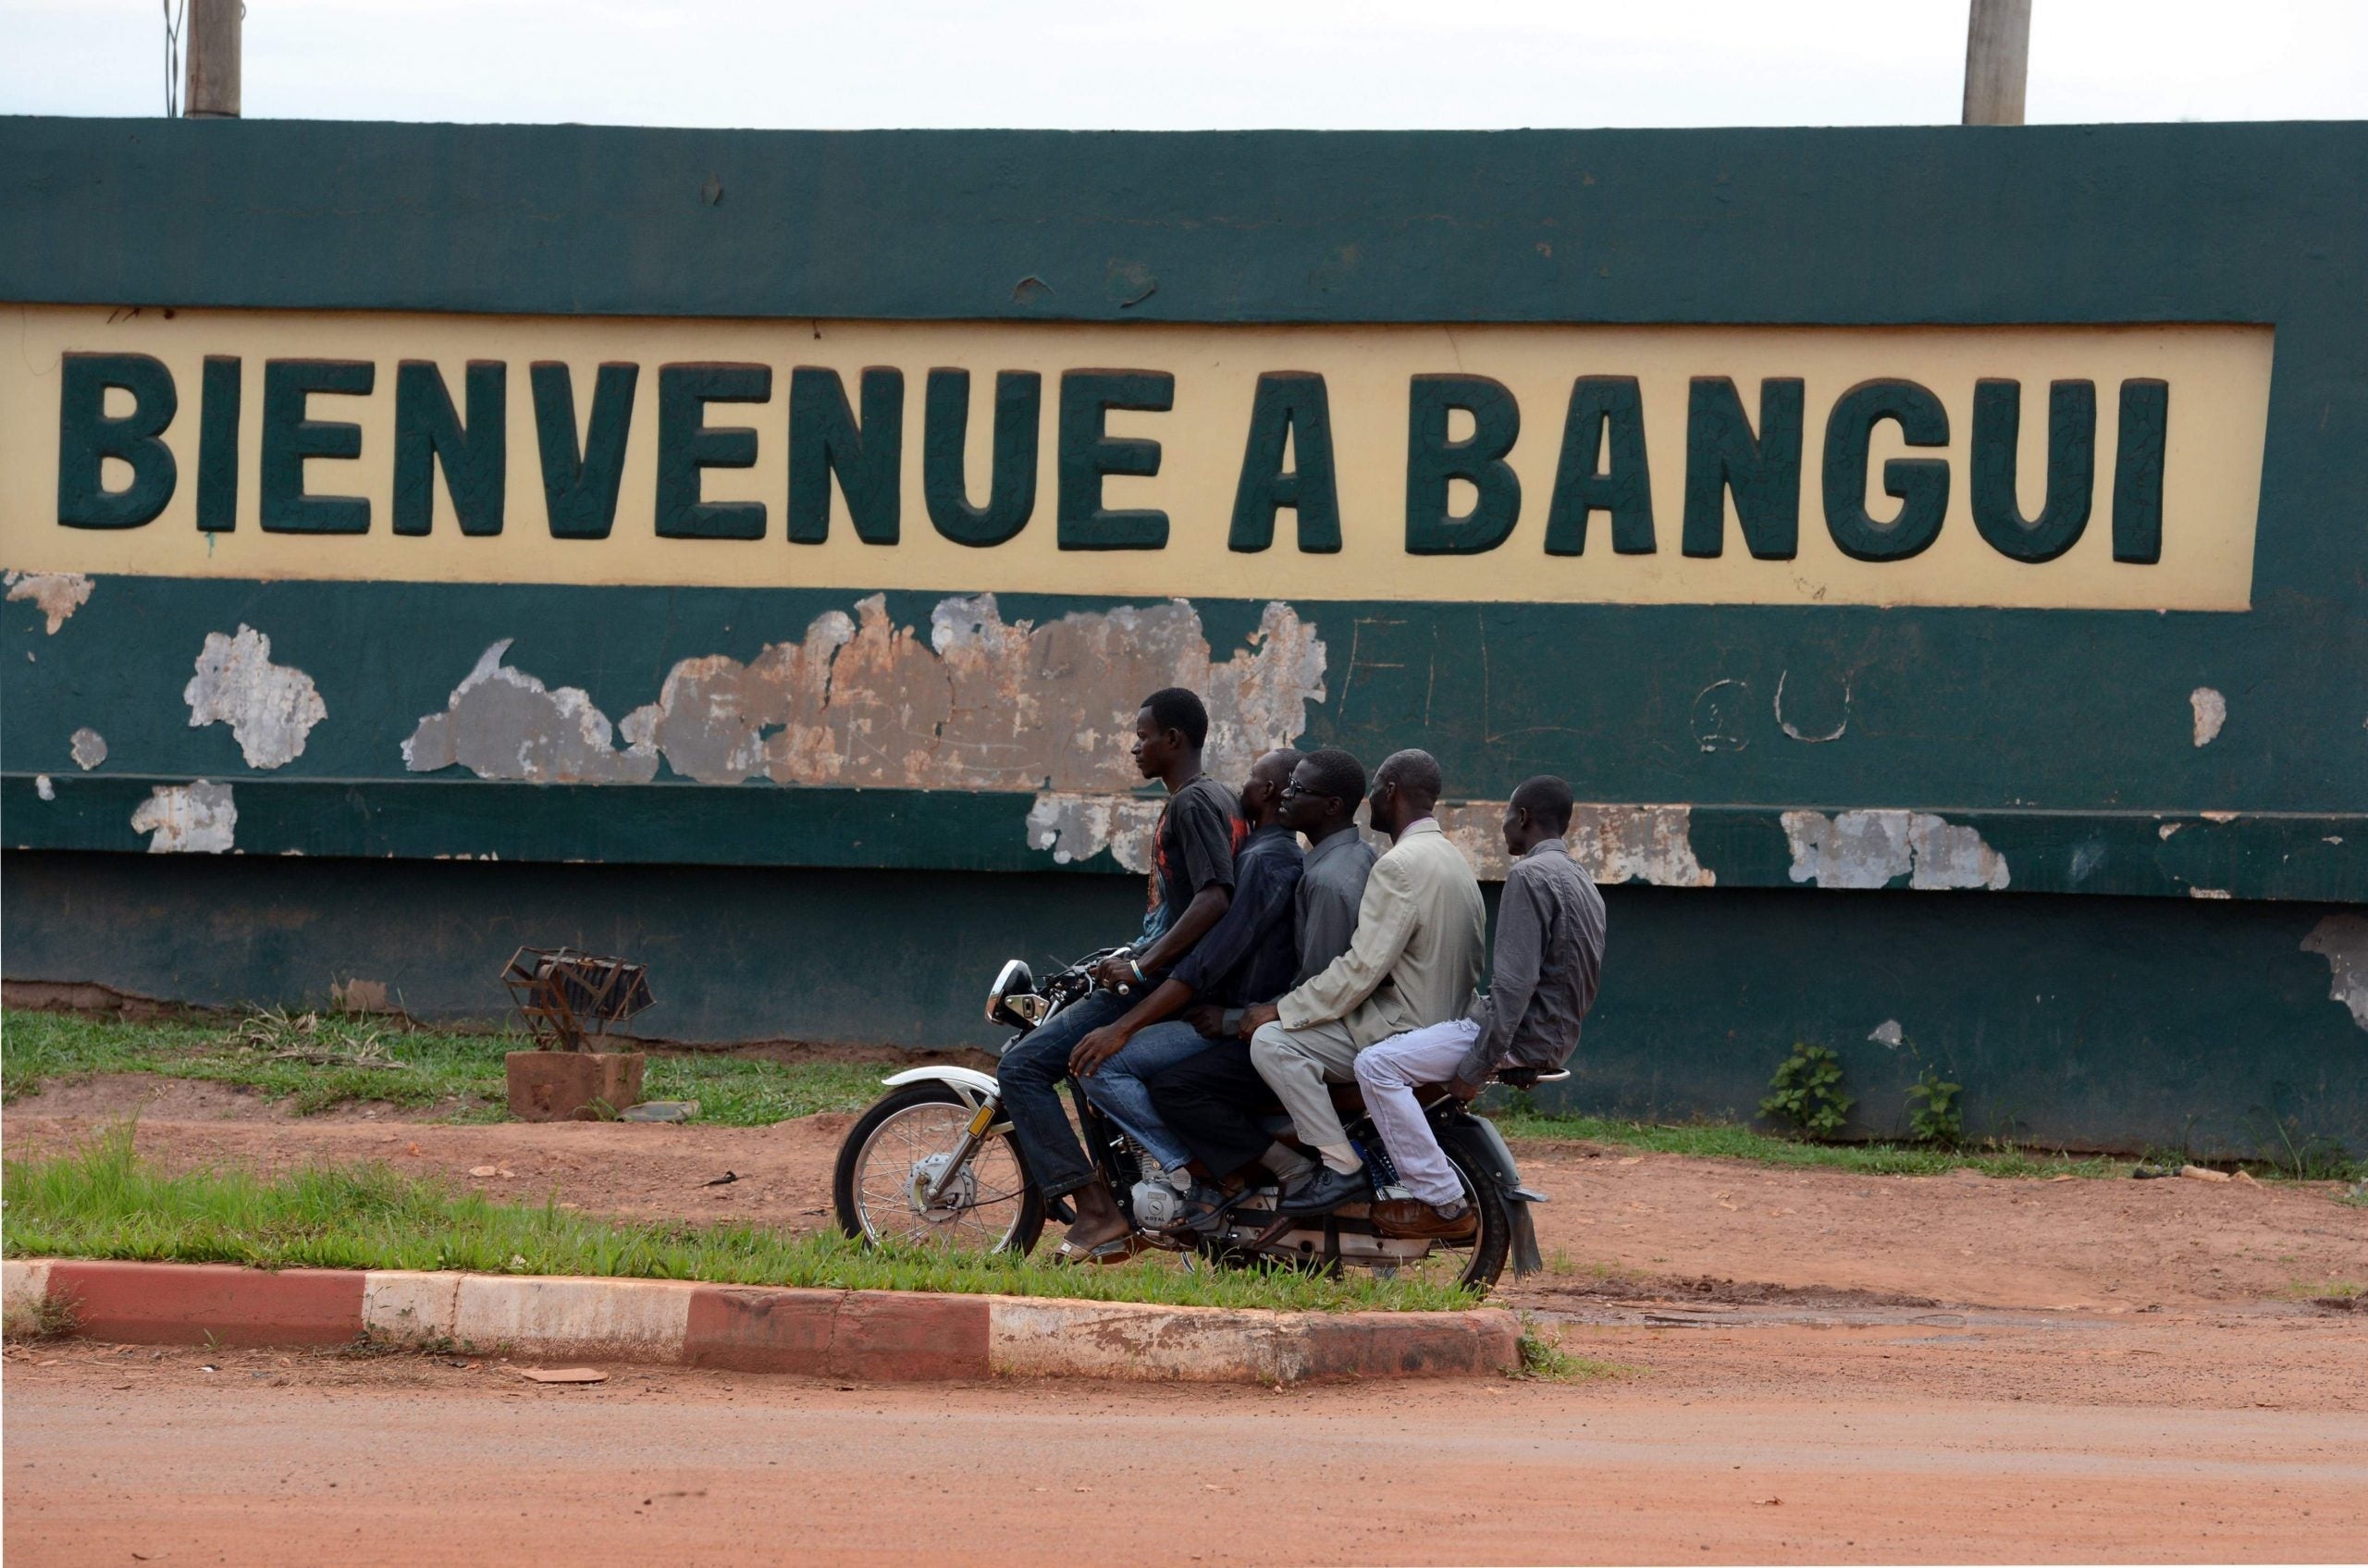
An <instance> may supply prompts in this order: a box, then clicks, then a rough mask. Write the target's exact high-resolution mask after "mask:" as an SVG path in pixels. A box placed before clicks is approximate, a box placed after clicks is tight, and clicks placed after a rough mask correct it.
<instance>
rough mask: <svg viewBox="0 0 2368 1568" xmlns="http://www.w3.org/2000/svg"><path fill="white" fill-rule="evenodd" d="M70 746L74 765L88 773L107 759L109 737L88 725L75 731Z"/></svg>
mask: <svg viewBox="0 0 2368 1568" xmlns="http://www.w3.org/2000/svg"><path fill="white" fill-rule="evenodd" d="M70 748H71V750H72V752H73V754H74V765H75V766H76V767H78V768H80V769H81V770H82V771H83V772H86V773H87V772H90V771H91V770H92V769H93V768H95V767H97V766H98V765H99V764H100V763H102V762H104V761H105V760H106V759H107V737H106V736H105V735H101V734H99V732H98V731H96V730H94V729H92V728H91V727H89V726H88V725H84V726H83V727H82V728H81V729H79V730H76V731H75V732H74V738H73V740H72V742H71V743H70Z"/></svg>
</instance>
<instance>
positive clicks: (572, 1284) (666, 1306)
mask: <svg viewBox="0 0 2368 1568" xmlns="http://www.w3.org/2000/svg"><path fill="white" fill-rule="evenodd" d="M43 1297H47V1298H49V1299H52V1300H63V1301H67V1302H70V1303H72V1304H73V1306H74V1309H75V1315H76V1320H77V1322H78V1324H79V1325H80V1332H82V1333H85V1334H88V1335H90V1336H92V1337H93V1338H96V1339H107V1340H118V1341H122V1342H125V1343H132V1344H198V1343H203V1342H205V1341H206V1340H208V1338H209V1336H210V1337H211V1339H212V1340H214V1341H216V1342H218V1343H224V1344H234V1345H266V1344H277V1345H290V1344H302V1345H322V1344H341V1343H344V1342H345V1341H347V1340H351V1339H354V1338H355V1337H356V1336H358V1335H361V1334H364V1333H369V1334H374V1335H376V1336H378V1337H380V1338H383V1339H386V1340H391V1341H394V1342H397V1343H402V1344H428V1343H434V1342H437V1341H438V1340H450V1341H452V1342H454V1343H456V1344H460V1345H463V1346H467V1347H469V1348H471V1349H474V1350H476V1351H480V1352H483V1351H490V1350H493V1349H495V1348H497V1347H499V1348H503V1349H506V1350H508V1351H510V1352H512V1353H514V1354H524V1355H530V1356H534V1355H551V1354H568V1355H583V1356H602V1357H608V1358H611V1359H614V1360H619V1361H635V1362H657V1363H661V1364H679V1365H685V1366H702V1367H714V1368H720V1369H727V1370H732V1371H739V1372H774V1373H794V1374H802V1375H805V1376H808V1377H856V1378H863V1379H867V1380H872V1381H882V1382H929V1381H950V1380H968V1379H974V1378H986V1377H1113V1378H1124V1379H1129V1380H1135V1381H1150V1382H1213V1383H1224V1382H1286V1383H1288V1382H1297V1381H1300V1380H1301V1379H1303V1378H1311V1377H1315V1378H1353V1377H1458V1376H1462V1377H1469V1376H1476V1375H1479V1374H1482V1373H1488V1372H1499V1371H1505V1370H1509V1369H1511V1368H1512V1367H1514V1366H1517V1365H1518V1364H1519V1363H1520V1350H1519V1340H1520V1334H1521V1325H1520V1322H1519V1320H1518V1319H1516V1318H1515V1316H1514V1315H1512V1314H1511V1313H1510V1312H1505V1311H1502V1310H1499V1309H1482V1310H1479V1311H1475V1312H1468V1313H1338V1314H1333V1313H1271V1312H1261V1311H1255V1310H1250V1309H1234V1308H1226V1307H1172V1306H1157V1305H1149V1304H1142V1303H1123V1302H1082V1301H1062V1300H1048V1299H1045V1298H1042V1297H1024V1296H965V1295H930V1294H923V1293H907V1292H904V1291H895V1290H799V1289H793V1288H787V1287H779V1286H733V1285H704V1284H693V1283H688V1282H684V1281H677V1280H663V1279H613V1278H570V1277H558V1278H550V1277H513V1276H508V1275H485V1274H432V1273H416V1272H411V1271H406V1270H400V1269H373V1270H370V1271H367V1272H362V1271H345V1270H330V1269H289V1270H284V1271H282V1272H279V1273H269V1272H265V1271H264V1270H260V1269H250V1268H240V1267H235V1266H228V1265H222V1264H153V1263H82V1262H74V1261H70V1260H54V1261H53V1260H43V1259H10V1260H8V1262H7V1266H6V1302H7V1304H8V1305H9V1307H11V1308H12V1309H14V1308H20V1307H22V1306H25V1305H27V1304H29V1303H31V1302H33V1301H36V1300H39V1299H42V1298H43Z"/></svg>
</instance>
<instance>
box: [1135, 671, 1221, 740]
mask: <svg viewBox="0 0 2368 1568" xmlns="http://www.w3.org/2000/svg"><path fill="white" fill-rule="evenodd" d="M1142 706H1143V707H1144V708H1145V709H1147V710H1149V711H1150V713H1151V722H1153V723H1154V724H1156V725H1158V726H1159V727H1160V728H1161V729H1163V730H1180V731H1182V732H1183V735H1184V738H1185V739H1186V740H1188V741H1190V742H1191V743H1192V749H1193V750H1195V751H1198V750H1199V749H1200V748H1201V747H1203V746H1205V745H1207V744H1208V739H1209V710H1208V709H1207V708H1205V707H1203V705H1202V702H1201V698H1200V694H1199V693H1197V692H1191V691H1187V690H1185V689H1184V688H1183V687H1182V686H1162V687H1160V688H1159V689H1158V690H1157V691H1155V692H1153V693H1152V694H1151V695H1150V696H1149V697H1147V698H1143V700H1142Z"/></svg>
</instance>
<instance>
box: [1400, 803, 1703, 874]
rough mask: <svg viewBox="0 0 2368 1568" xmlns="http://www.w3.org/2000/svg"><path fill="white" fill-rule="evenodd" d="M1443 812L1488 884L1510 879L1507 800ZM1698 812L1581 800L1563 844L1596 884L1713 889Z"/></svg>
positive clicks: (1444, 822) (1445, 825)
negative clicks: (1699, 838) (1698, 846)
mask: <svg viewBox="0 0 2368 1568" xmlns="http://www.w3.org/2000/svg"><path fill="white" fill-rule="evenodd" d="M1504 816H1505V803H1504V802H1503V801H1501V800H1466V801H1461V802H1453V803H1449V802H1442V803H1441V804H1440V806H1439V809H1438V811H1437V817H1438V823H1439V830H1440V831H1441V832H1442V833H1446V834H1447V836H1448V838H1449V840H1450V841H1451V842H1452V843H1453V844H1454V845H1455V846H1456V847H1457V848H1458V849H1461V850H1462V851H1463V858H1465V859H1467V860H1469V861H1471V862H1472V870H1473V871H1474V874H1476V875H1477V876H1478V877H1479V878H1480V880H1481V881H1482V882H1502V881H1504V880H1505V871H1506V869H1507V865H1508V862H1507V859H1506V857H1505V839H1504V833H1503V831H1502V828H1501V826H1500V824H1501V823H1502V822H1503V821H1504ZM1693 818H1694V812H1693V809H1692V808H1691V807H1687V806H1602V805H1592V804H1588V803H1585V802H1582V803H1580V804H1579V805H1576V806H1573V808H1572V809H1571V831H1570V832H1569V833H1567V834H1566V835H1564V842H1565V843H1566V844H1568V845H1569V846H1570V850H1571V858H1572V859H1573V860H1575V861H1577V862H1578V863H1579V865H1580V866H1581V867H1582V868H1583V869H1585V871H1586V873H1587V875H1588V876H1590V877H1592V878H1593V879H1594V880H1595V881H1597V882H1598V883H1622V882H1642V883H1651V884H1652V885H1653V886H1655V887H1714V886H1716V885H1717V884H1718V881H1719V877H1718V873H1717V872H1715V871H1713V870H1710V869H1709V868H1708V867H1706V866H1704V865H1703V864H1702V863H1701V862H1700V861H1699V860H1697V859H1696V858H1694V841H1693V837H1692V833H1693ZM1368 836H1371V835H1370V834H1368ZM1374 844H1375V847H1376V848H1387V847H1388V843H1387V841H1386V840H1382V839H1375V840H1374Z"/></svg>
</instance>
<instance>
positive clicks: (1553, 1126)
mask: <svg viewBox="0 0 2368 1568" xmlns="http://www.w3.org/2000/svg"><path fill="white" fill-rule="evenodd" d="M1488 1114H1489V1115H1490V1116H1491V1117H1494V1118H1495V1120H1496V1123H1497V1126H1498V1128H1499V1130H1502V1131H1503V1133H1504V1135H1505V1136H1506V1137H1508V1138H1515V1139H1522V1138H1526V1139H1541V1140H1547V1139H1564V1140H1573V1139H1575V1140H1579V1141H1582V1142H1589V1143H1612V1144H1617V1145H1619V1146H1620V1147H1622V1148H1629V1149H1641V1150H1645V1151H1647V1152H1649V1153H1652V1154H1686V1155H1690V1156H1692V1157H1693V1158H1696V1159H1706V1160H1749V1161H1752V1162H1754V1163H1756V1164H1758V1165H1771V1166H1795V1167H1825V1168H1829V1169H1835V1170H1851V1171H1857V1172H1860V1173H1862V1174H1864V1175H1868V1176H1939V1175H1943V1174H1944V1173H1946V1172H1948V1171H1952V1170H1960V1169H1971V1170H1979V1171H1981V1172H1984V1173H1985V1174H1987V1175H1991V1176H2023V1177H2031V1176H2086V1177H2127V1176H2128V1174H2129V1172H2130V1168H2131V1166H2132V1165H2133V1163H2134V1162H2132V1161H2129V1160H2126V1159H2114V1158H2111V1157H2109V1156H2105V1155H2073V1154H2042V1153H2034V1152H2032V1151H2029V1150H2025V1149H2016V1148H2005V1149H1956V1150H1951V1149H1936V1148H1930V1147H1925V1146H1918V1145H1914V1144H1905V1143H1808V1142H1799V1141H1797V1140H1795V1139H1790V1138H1775V1137H1770V1135H1769V1134H1767V1133H1764V1132H1755V1131H1753V1130H1751V1129H1750V1128H1747V1127H1738V1126H1735V1125H1733V1123H1708V1124H1702V1125H1696V1126H1687V1127H1662V1126H1656V1125H1654V1124H1652V1123H1649V1122H1640V1121H1617V1120H1613V1119H1611V1118H1610V1117H1584V1116H1570V1117H1562V1116H1545V1115H1541V1114H1539V1113H1538V1112H1537V1111H1536V1110H1535V1109H1533V1108H1531V1107H1530V1106H1528V1105H1523V1104H1520V1103H1519V1102H1518V1101H1516V1102H1515V1103H1513V1104H1511V1105H1505V1106H1501V1107H1493V1108H1489V1111H1488Z"/></svg>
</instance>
